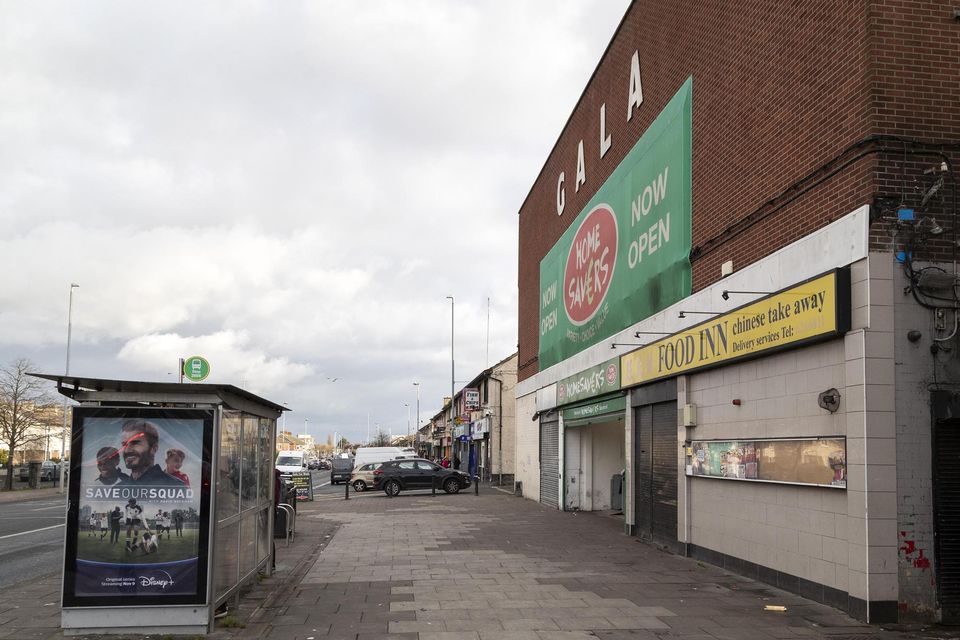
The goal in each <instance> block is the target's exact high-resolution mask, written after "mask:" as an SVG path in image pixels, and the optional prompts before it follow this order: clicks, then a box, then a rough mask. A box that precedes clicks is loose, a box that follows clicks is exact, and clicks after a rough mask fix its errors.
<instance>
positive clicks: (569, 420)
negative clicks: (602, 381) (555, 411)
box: [563, 393, 627, 428]
mask: <svg viewBox="0 0 960 640" xmlns="http://www.w3.org/2000/svg"><path fill="white" fill-rule="evenodd" d="M626 410H627V398H626V396H624V395H623V394H620V393H616V394H611V395H609V396H606V397H603V398H597V399H594V400H592V401H590V402H586V403H583V404H579V405H577V406H574V407H570V408H568V409H564V410H563V426H564V428H568V427H586V426H589V425H591V424H599V423H601V422H616V421H622V420H623V419H624V416H625V415H626Z"/></svg>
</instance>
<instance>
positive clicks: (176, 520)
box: [173, 509, 183, 538]
mask: <svg viewBox="0 0 960 640" xmlns="http://www.w3.org/2000/svg"><path fill="white" fill-rule="evenodd" d="M173 526H174V527H175V528H176V531H177V537H178V538H182V537H183V513H181V511H180V510H179V509H178V510H176V511H174V512H173Z"/></svg>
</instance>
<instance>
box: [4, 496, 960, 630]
mask: <svg viewBox="0 0 960 640" xmlns="http://www.w3.org/2000/svg"><path fill="white" fill-rule="evenodd" d="M297 530H298V535H297V538H296V541H295V542H294V543H293V544H291V545H290V547H286V546H285V545H284V542H283V540H278V541H277V556H278V570H277V572H276V573H275V574H274V575H273V576H271V577H269V578H265V579H263V580H261V581H260V582H259V583H258V584H256V585H255V586H253V587H252V589H250V590H249V591H248V592H247V593H246V594H244V595H243V597H242V598H241V601H240V607H239V609H236V610H233V611H231V616H230V618H229V619H230V620H231V621H232V622H234V623H235V624H236V625H237V626H233V627H225V626H223V625H222V624H220V625H218V628H217V630H216V631H215V632H214V633H212V634H210V635H209V636H207V637H209V638H215V639H217V640H228V639H230V640H232V639H246V638H277V639H281V638H282V639H284V640H321V639H324V640H338V639H350V640H368V639H390V638H407V639H410V640H460V639H468V640H499V639H504V640H541V639H543V640H549V639H554V638H555V639H557V640H564V639H571V640H573V639H578V640H579V639H585V638H607V639H609V640H617V639H627V638H629V639H631V640H654V639H668V638H686V639H688V640H733V639H737V640H740V639H746V640H750V639H754V638H756V639H760V640H764V639H768V638H796V637H803V638H831V639H833V640H854V639H856V640H873V639H877V640H882V639H887V638H889V639H897V640H899V639H901V638H934V637H936V638H950V637H956V636H955V635H954V634H953V633H952V632H951V631H950V630H946V629H933V630H925V629H920V628H913V629H905V628H901V629H900V630H896V631H890V630H884V629H881V628H880V627H877V626H867V625H863V624H861V623H859V622H857V621H855V620H853V619H851V618H849V617H848V616H846V615H844V614H842V613H840V612H838V611H836V610H834V609H831V608H829V607H826V606H824V605H820V604H817V603H813V602H811V601H808V600H805V599H803V598H801V597H799V596H796V595H792V594H788V593H786V592H783V591H780V590H778V589H776V588H773V587H768V586H766V585H764V584H761V583H757V582H753V581H751V580H749V579H747V578H743V577H740V576H737V575H734V574H730V573H727V572H725V571H723V570H721V569H718V568H716V567H713V566H710V565H705V564H703V563H698V562H696V561H694V560H690V559H687V558H681V557H677V556H674V555H671V554H668V553H665V552H663V551H660V550H658V549H656V548H654V547H652V546H649V545H646V544H643V543H640V542H638V541H636V539H634V538H629V537H626V536H624V535H623V534H622V533H621V531H622V522H621V521H620V520H618V519H614V518H609V517H605V516H601V515H596V514H584V513H577V514H573V513H562V512H558V511H555V510H552V509H546V508H542V507H540V505H538V504H536V503H535V502H532V501H530V500H525V499H522V498H516V497H513V496H511V495H508V494H506V493H503V492H499V491H496V490H494V489H493V488H491V487H487V486H486V485H485V486H483V488H482V489H481V495H480V496H479V497H476V496H474V495H473V494H472V493H469V494H465V495H456V496H449V495H445V494H439V495H437V496H436V497H432V496H431V495H430V494H429V493H418V494H402V495H401V496H399V497H398V498H392V499H391V498H387V497H386V496H384V495H383V494H382V493H366V494H360V495H352V496H351V499H350V500H349V501H344V500H343V499H342V497H339V496H320V497H319V499H318V500H317V501H316V502H313V503H301V504H300V505H299V515H298V520H297ZM59 588H60V579H59V575H51V576H46V577H42V578H40V579H38V580H30V581H29V582H26V583H24V584H23V585H21V586H20V588H15V589H12V590H8V591H7V592H6V593H4V598H3V599H2V600H0V638H17V639H18V640H29V639H34V638H44V639H46V638H61V637H63V636H62V632H61V631H60V630H59V629H58V628H57V626H58V624H59V606H58V601H59ZM771 604H772V605H782V606H785V607H786V608H787V610H786V611H785V612H770V611H765V610H764V607H765V606H766V605H771ZM113 637H114V638H116V636H113ZM128 637H134V636H128ZM137 637H139V636H137Z"/></svg>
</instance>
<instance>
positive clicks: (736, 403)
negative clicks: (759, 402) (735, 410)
mask: <svg viewBox="0 0 960 640" xmlns="http://www.w3.org/2000/svg"><path fill="white" fill-rule="evenodd" d="M733 404H734V406H737V407H739V406H740V405H741V404H743V403H742V402H741V401H740V398H734V399H733Z"/></svg>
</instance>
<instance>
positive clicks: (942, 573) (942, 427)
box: [933, 420, 960, 624]
mask: <svg viewBox="0 0 960 640" xmlns="http://www.w3.org/2000/svg"><path fill="white" fill-rule="evenodd" d="M933 451H934V454H933V456H934V460H933V464H934V483H933V500H934V510H935V514H936V515H935V526H936V540H937V545H936V560H937V583H938V584H937V587H938V590H939V597H940V609H941V616H942V619H941V621H942V622H943V623H944V624H957V623H960V421H957V420H940V421H937V422H936V425H935V427H934V445H933Z"/></svg>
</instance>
